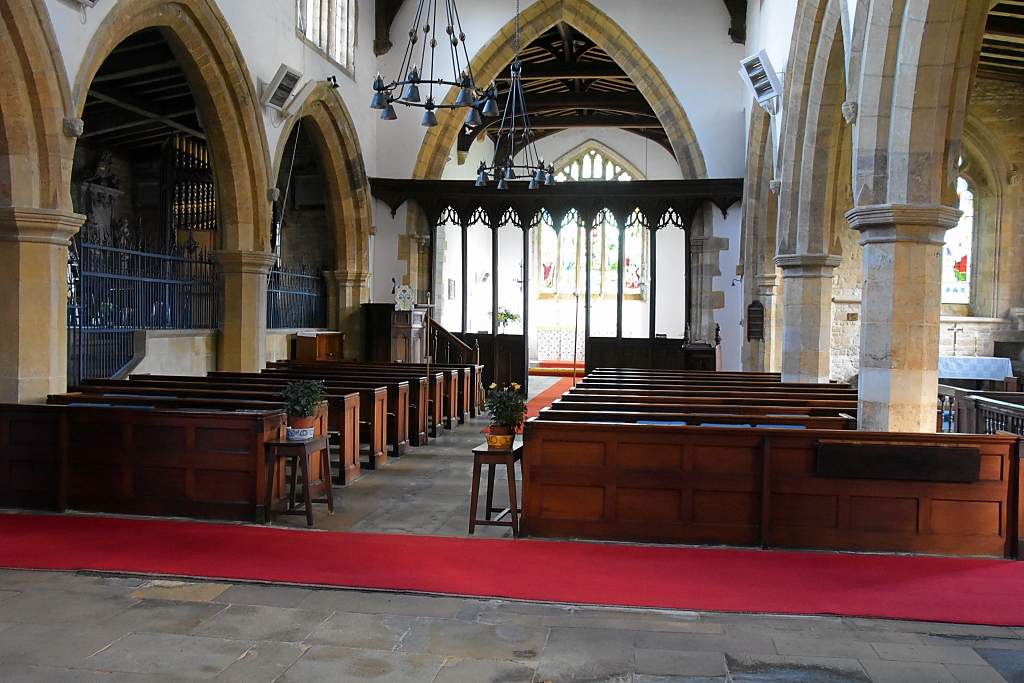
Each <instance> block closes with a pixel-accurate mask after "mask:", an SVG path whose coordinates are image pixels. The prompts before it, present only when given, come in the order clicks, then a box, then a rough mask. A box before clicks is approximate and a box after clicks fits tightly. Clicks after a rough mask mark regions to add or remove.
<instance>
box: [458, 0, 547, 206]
mask: <svg viewBox="0 0 1024 683" xmlns="http://www.w3.org/2000/svg"><path fill="white" fill-rule="evenodd" d="M510 71H511V73H512V83H511V85H510V86H509V90H508V99H507V100H506V102H505V111H504V112H502V114H501V125H500V127H499V128H498V137H497V139H496V140H495V143H494V157H493V158H492V159H491V165H490V166H488V165H487V164H486V163H484V162H483V161H482V160H481V161H480V167H479V168H478V169H477V176H476V186H477V187H484V186H486V185H487V183H488V181H490V180H492V179H494V180H497V181H498V189H499V190H507V189H508V181H509V180H517V179H521V180H527V179H529V181H530V185H529V187H530V189H531V190H536V189H537V188H538V187H540V186H541V185H554V184H555V167H554V166H553V165H548V166H547V168H545V167H544V159H542V158H541V157H540V154H538V153H537V145H536V143H535V142H534V136H533V128H532V127H531V126H530V114H529V112H527V110H526V97H525V96H524V95H523V79H522V72H523V63H522V61H520V59H519V0H516V54H515V58H514V59H513V60H512V66H511V67H510ZM496 95H497V88H496V87H495V85H494V82H493V81H492V82H491V85H490V87H489V88H488V89H487V92H486V95H485V97H486V102H485V104H484V106H483V107H482V109H483V112H482V113H483V114H484V115H489V116H493V115H496V114H497V113H498V112H497V103H496V102H495V100H496V99H497V98H496ZM467 123H468V119H467ZM517 143H518V144H519V145H520V146H521V147H522V152H521V155H520V159H519V161H516V156H517V155H516V144H517Z"/></svg>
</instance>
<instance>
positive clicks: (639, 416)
mask: <svg viewBox="0 0 1024 683" xmlns="http://www.w3.org/2000/svg"><path fill="white" fill-rule="evenodd" d="M537 419H538V420H541V421H548V422H554V421H558V422H598V423H601V422H604V423H622V424H626V423H634V424H678V425H689V426H694V427H701V426H721V425H735V426H736V427H757V428H773V429H774V428H777V429H856V428H857V419H856V418H854V417H851V416H849V415H847V416H845V417H844V416H841V415H836V416H832V417H811V416H810V415H798V414H789V415H781V414H772V413H767V414H766V413H764V412H748V413H743V414H736V413H731V412H723V413H712V412H704V413H702V412H691V411H679V412H660V411H658V410H653V409H648V408H646V407H643V406H631V407H630V408H628V409H626V408H622V409H619V410H571V409H569V410H566V409H554V406H552V407H551V408H544V409H542V410H541V411H540V415H538V416H537Z"/></svg>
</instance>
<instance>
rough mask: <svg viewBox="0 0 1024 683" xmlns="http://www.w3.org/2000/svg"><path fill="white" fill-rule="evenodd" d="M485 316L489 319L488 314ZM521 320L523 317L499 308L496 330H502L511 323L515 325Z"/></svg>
mask: <svg viewBox="0 0 1024 683" xmlns="http://www.w3.org/2000/svg"><path fill="white" fill-rule="evenodd" d="M487 315H488V317H489V316H490V313H488V314H487ZM522 319H523V316H521V315H519V314H518V313H513V312H512V311H510V310H508V309H507V308H499V309H498V329H499V330H504V329H505V328H506V327H507V326H509V325H511V324H512V323H517V322H519V321H520V320H522Z"/></svg>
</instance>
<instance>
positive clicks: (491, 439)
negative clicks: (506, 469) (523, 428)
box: [487, 425, 516, 450]
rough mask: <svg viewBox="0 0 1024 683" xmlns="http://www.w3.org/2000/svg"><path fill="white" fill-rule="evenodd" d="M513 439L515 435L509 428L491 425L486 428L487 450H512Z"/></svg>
mask: <svg viewBox="0 0 1024 683" xmlns="http://www.w3.org/2000/svg"><path fill="white" fill-rule="evenodd" d="M515 438H516V435H515V434H513V433H512V430H511V429H510V428H509V427H501V426H499V425H491V426H490V427H488V428H487V446H488V448H500V449H504V450H507V449H509V448H512V442H513V441H514V440H515Z"/></svg>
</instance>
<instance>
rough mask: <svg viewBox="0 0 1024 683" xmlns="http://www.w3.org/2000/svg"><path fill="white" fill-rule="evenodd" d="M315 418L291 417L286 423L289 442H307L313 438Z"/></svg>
mask: <svg viewBox="0 0 1024 683" xmlns="http://www.w3.org/2000/svg"><path fill="white" fill-rule="evenodd" d="M315 423H316V418H315V417H293V418H291V419H290V420H289V421H288V440H289V441H308V440H309V439H312V438H313V430H314V427H313V425H314V424H315Z"/></svg>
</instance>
